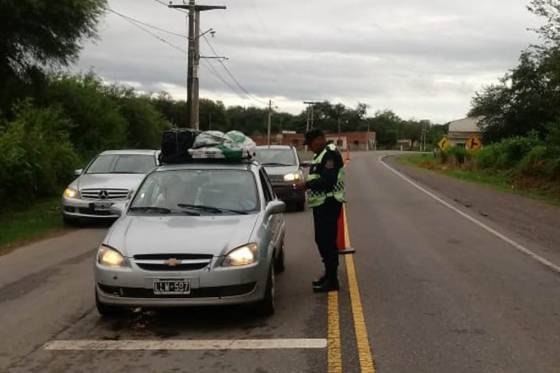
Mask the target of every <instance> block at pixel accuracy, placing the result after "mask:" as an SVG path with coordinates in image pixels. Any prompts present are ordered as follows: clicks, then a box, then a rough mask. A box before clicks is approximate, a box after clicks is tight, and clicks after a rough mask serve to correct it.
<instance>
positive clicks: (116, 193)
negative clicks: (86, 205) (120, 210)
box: [80, 189, 130, 201]
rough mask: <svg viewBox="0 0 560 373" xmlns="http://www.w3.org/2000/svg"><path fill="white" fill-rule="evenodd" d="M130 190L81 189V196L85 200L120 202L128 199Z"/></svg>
mask: <svg viewBox="0 0 560 373" xmlns="http://www.w3.org/2000/svg"><path fill="white" fill-rule="evenodd" d="M129 193H130V191H129V190H128V189H81V190H80V196H81V197H82V199H85V200H96V201H99V200H109V201H119V200H125V199H127V198H128V195H129Z"/></svg>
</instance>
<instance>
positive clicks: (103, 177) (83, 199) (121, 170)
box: [62, 150, 159, 224]
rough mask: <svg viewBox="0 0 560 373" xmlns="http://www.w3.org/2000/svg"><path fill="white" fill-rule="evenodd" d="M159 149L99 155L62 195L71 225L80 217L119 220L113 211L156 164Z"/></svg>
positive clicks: (78, 171)
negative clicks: (114, 206) (113, 207)
mask: <svg viewBox="0 0 560 373" xmlns="http://www.w3.org/2000/svg"><path fill="white" fill-rule="evenodd" d="M158 154H159V152H158V151H156V150H111V151H105V152H103V153H101V154H99V155H98V156H97V157H95V159H93V160H92V161H91V162H90V163H89V165H88V166H87V167H86V168H85V169H83V170H76V171H75V174H76V176H78V178H77V179H76V180H74V181H73V182H72V183H71V184H70V185H68V187H67V188H66V190H65V191H64V193H63V195H62V217H63V219H64V221H65V222H66V223H69V224H72V223H75V222H78V221H81V220H86V219H87V220H93V219H97V220H99V219H116V218H118V217H119V216H118V215H116V214H115V213H114V212H113V211H111V207H112V206H113V205H115V204H121V205H122V204H124V203H125V202H126V201H127V200H128V199H129V198H130V197H131V195H132V193H133V192H134V190H135V189H136V188H137V187H138V185H139V184H140V182H141V181H142V179H144V177H145V176H146V174H147V173H148V172H150V171H151V170H153V169H154V168H155V167H156V166H157V157H158Z"/></svg>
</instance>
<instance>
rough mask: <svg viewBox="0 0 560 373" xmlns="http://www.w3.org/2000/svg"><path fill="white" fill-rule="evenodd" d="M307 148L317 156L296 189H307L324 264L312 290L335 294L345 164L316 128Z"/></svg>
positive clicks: (318, 245) (343, 197)
mask: <svg viewBox="0 0 560 373" xmlns="http://www.w3.org/2000/svg"><path fill="white" fill-rule="evenodd" d="M304 144H305V145H308V146H309V148H310V149H311V150H312V151H313V153H315V156H314V157H313V161H312V166H311V169H310V171H309V177H308V178H307V181H306V182H305V183H303V182H302V183H300V184H298V185H297V188H298V189H300V190H306V191H307V195H308V199H307V202H308V205H309V207H311V208H313V222H314V225H315V242H316V243H317V247H318V249H319V253H320V254H321V258H322V259H323V263H324V265H325V272H324V275H323V276H322V277H321V278H319V279H318V280H317V281H314V282H313V291H315V292H317V293H325V292H329V291H336V290H338V289H339V285H338V274H337V272H338V247H337V232H338V226H337V224H338V218H339V216H340V210H341V209H342V204H343V203H344V202H345V194H344V168H343V167H344V161H343V160H342V156H341V155H340V152H339V151H338V150H337V148H336V146H335V145H333V144H328V143H327V140H326V138H325V134H324V133H323V132H322V131H321V130H319V129H313V130H311V131H309V132H307V133H306V134H305V143H304Z"/></svg>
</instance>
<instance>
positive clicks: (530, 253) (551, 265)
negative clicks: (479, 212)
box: [379, 156, 560, 273]
mask: <svg viewBox="0 0 560 373" xmlns="http://www.w3.org/2000/svg"><path fill="white" fill-rule="evenodd" d="M385 157H386V156H380V157H379V161H380V162H381V164H383V166H385V167H387V168H388V169H389V170H390V171H391V172H393V173H394V174H396V175H397V176H399V177H400V178H402V179H403V180H405V181H407V182H408V183H410V184H411V185H412V186H414V187H415V188H416V189H418V190H420V191H422V192H424V193H425V194H427V195H428V196H430V197H432V198H433V199H435V200H436V201H438V202H439V203H441V204H442V205H444V206H445V207H447V208H449V209H451V210H453V211H455V212H456V213H457V214H459V215H461V216H462V217H464V218H465V219H467V220H469V221H471V222H472V223H474V224H476V225H478V226H479V227H480V228H482V229H484V230H486V231H487V232H489V233H491V234H493V235H494V236H496V237H498V238H499V239H501V240H502V241H504V242H506V243H508V244H510V245H511V246H513V247H514V248H515V249H517V250H519V251H520V252H522V253H523V254H525V255H528V256H530V257H531V258H533V259H534V260H536V261H538V262H539V263H541V264H542V265H544V266H546V267H548V268H549V269H551V270H553V271H554V272H556V273H560V266H557V265H556V264H554V263H552V262H551V261H550V260H548V259H545V258H543V257H542V256H540V255H538V254H536V253H535V252H533V251H531V250H529V249H528V248H526V247H525V246H523V245H521V244H519V243H517V242H515V241H514V240H512V239H511V238H508V237H506V236H505V235H503V234H502V233H500V232H498V231H497V230H495V229H493V228H491V227H489V226H488V225H486V224H484V223H483V222H481V221H480V220H478V219H475V218H473V217H472V216H470V215H469V214H467V213H465V212H463V211H461V210H459V209H458V208H457V207H455V206H453V205H451V204H450V203H448V202H446V201H444V200H443V199H441V198H440V197H438V196H436V195H435V194H434V193H432V192H430V191H429V190H427V189H426V188H424V187H422V186H420V185H419V184H417V183H416V182H414V181H412V180H411V179H410V178H409V177H408V176H405V175H404V174H403V173H401V172H399V171H397V170H395V169H394V168H393V167H391V166H389V165H388V164H387V163H385V161H384V158H385Z"/></svg>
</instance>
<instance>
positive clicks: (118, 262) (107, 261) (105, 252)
mask: <svg viewBox="0 0 560 373" xmlns="http://www.w3.org/2000/svg"><path fill="white" fill-rule="evenodd" d="M97 263H99V264H101V265H102V266H104V267H111V268H123V267H126V259H125V257H124V256H122V254H121V253H119V252H118V251H117V250H115V249H112V248H110V247H108V246H105V245H101V246H100V247H99V251H98V253H97Z"/></svg>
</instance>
